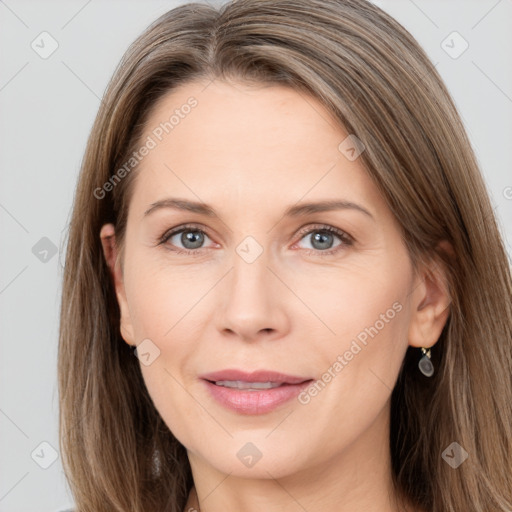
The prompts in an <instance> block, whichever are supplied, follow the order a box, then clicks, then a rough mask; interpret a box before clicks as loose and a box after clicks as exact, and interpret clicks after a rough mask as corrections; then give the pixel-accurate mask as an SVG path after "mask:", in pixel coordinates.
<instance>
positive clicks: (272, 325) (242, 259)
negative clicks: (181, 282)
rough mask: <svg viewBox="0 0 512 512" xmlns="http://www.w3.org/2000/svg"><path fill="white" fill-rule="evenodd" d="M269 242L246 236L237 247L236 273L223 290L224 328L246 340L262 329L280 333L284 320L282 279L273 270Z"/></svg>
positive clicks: (233, 272)
mask: <svg viewBox="0 0 512 512" xmlns="http://www.w3.org/2000/svg"><path fill="white" fill-rule="evenodd" d="M268 239H269V237H267V238H266V239H265V240H261V243H260V241H259V240H256V237H254V236H246V237H245V238H243V239H242V241H241V242H240V243H239V244H238V245H237V246H236V247H235V251H234V254H233V257H232V270H231V272H230V276H229V277H228V279H227V282H226V285H225V287H224V288H223V291H222V294H223V297H221V298H220V303H221V304H222V307H221V308H220V310H219V315H220V325H219V327H220V329H221V330H223V329H229V330H230V331H232V332H234V333H237V334H238V335H239V336H241V337H243V338H245V339H251V338H254V337H255V336H257V334H258V332H260V331H262V330H265V331H267V330H269V329H273V330H279V331H281V330H282V328H283V326H282V325H279V320H278V319H279V318H281V320H282V319H283V318H284V316H283V311H282V304H280V303H279V300H280V299H279V297H280V291H279V290H278V289H277V287H278V286H279V284H278V280H276V278H275V276H274V275H273V274H272V272H271V271H270V270H269V268H268V267H269V266H271V261H270V257H269V255H270V251H269V250H268V247H267V246H266V245H265V246H264V244H266V243H267V242H266V241H268Z"/></svg>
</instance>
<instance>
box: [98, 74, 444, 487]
mask: <svg viewBox="0 0 512 512" xmlns="http://www.w3.org/2000/svg"><path fill="white" fill-rule="evenodd" d="M205 86H206V83H205V82H202V83H193V84H187V85H185V86H181V88H180V89H177V90H175V91H173V92H172V93H170V94H168V95H167V96H166V97H164V98H163V100H162V101H160V102H159V104H158V105H157V106H156V108H155V109H154V110H153V112H152V113H151V116H150V118H149V120H148V122H147V124H146V131H145V133H144V135H143V137H142V143H141V146H142V145H143V144H146V147H147V148H148V150H147V151H144V150H143V151H141V154H142V153H145V155H144V156H143V157H142V158H141V162H140V163H139V166H138V168H137V171H133V172H137V177H136V181H135V184H134V185H135V186H134V189H133V195H132V198H131V202H130V207H129V214H128V222H127V230H126V238H125V253H124V260H123V274H122V276H121V273H120V271H119V268H118V267H117V270H116V272H117V275H118V283H117V295H118V300H119V304H120V307H121V316H122V318H121V332H122V334H123V337H124V339H125V340H126V341H127V342H128V343H130V344H132V345H139V344H141V343H142V345H141V346H140V347H139V350H138V357H139V359H140V365H141V371H142V375H143V377H144V380H145V383H146V386H147V389H148V391H149V393H150V395H151V397H152V399H153V401H154V405H155V407H156V408H157V410H158V411H159V413H160V415H161V416H162V418H163V419H164V421H165V422H166V424H167V425H168V427H169V429H170V430H171V431H172V432H173V434H174V435H175V436H176V437H177V439H178V440H179V441H180V442H181V443H182V444H183V445H184V446H185V447H186V448H187V450H188V453H189V456H190V458H191V461H192V462H193V461H195V462H196V463H197V462H198V461H201V464H202V465H203V467H208V468H209V469H210V471H213V472H216V471H219V472H222V473H225V474H227V473H231V474H232V475H239V476H250V477H262V478H268V475H269V474H271V475H272V476H273V477H276V478H279V477H283V476H286V475H289V474H292V473H297V472H299V471H300V470H304V469H305V468H314V467H315V466H318V465H323V467H325V464H328V463H330V462H333V461H334V460H336V459H337V458H338V457H341V456H342V455H343V456H353V457H355V458H357V461H358V462H361V461H362V460H369V459H372V458H375V457H376V456H377V455H376V454H381V453H384V452H385V450H386V449H387V442H388V436H389V432H388V421H389V418H388V414H389V400H390V394H391V390H392V388H393V386H394V384H395V381H396V378H397V376H398V373H399V369H400V366H401V363H402V360H403V357H404V354H405V351H406V349H407V346H408V344H411V345H415V346H418V347H420V346H430V345H432V344H434V343H435V341H436V340H437V337H438V336H439V334H440V330H441V328H442V322H441V323H437V324H436V323H435V322H434V321H433V320H432V318H433V316H434V315H433V314H432V313H433V311H434V309H433V308H434V307H438V308H440V307H441V306H436V302H435V300H434V299H432V300H430V301H429V300H428V290H429V289H428V286H427V284H426V283H425V281H424V280H423V279H421V278H420V277H416V276H415V274H414V273H413V269H412V265H411V261H410V259H409V256H408V252H407V250H406V247H405V246H404V244H403V242H402V239H401V236H400V231H399V227H398V224H397V223H396V221H395V219H394V218H393V216H392V215H391V212H390V210H389V209H388V207H387V205H386V204H385V202H384V200H383V197H382V196H381V194H380V193H379V192H378V190H377V188H376V186H375V185H374V184H373V182H372V181H371V179H370V178H369V177H368V175H367V174H366V172H365V171H364V169H363V167H362V163H361V160H360V159H359V158H357V155H358V152H359V151H360V150H361V149H363V148H362V147H360V146H357V144H356V145H354V141H353V140H351V139H347V136H348V135H349V134H348V133H346V132H345V131H343V129H341V128H340V127H339V126H338V125H336V124H335V122H334V120H333V119H332V118H331V117H330V116H329V114H328V112H327V111H326V110H325V109H324V108H323V107H322V105H321V104H320V103H319V102H317V101H316V100H315V99H313V98H311V97H309V96H304V95H303V94H300V93H298V92H296V91H294V90H291V89H289V88H286V87H279V86H270V87H263V86H261V87H258V88H256V87H252V88H250V87H248V86H246V85H242V84H238V83H237V84H232V85H228V84H227V83H225V82H217V81H214V82H212V83H211V84H210V85H208V86H207V87H206V88H205ZM191 97H193V99H190V98H191ZM186 105H189V106H188V107H187V106H186ZM173 115H174V118H172V120H171V121H169V120H170V118H171V116H173ZM166 122H167V123H168V124H167V125H166V124H165V123H166ZM151 141H152V142H151ZM351 148H353V149H351ZM177 200H179V201H180V203H179V204H181V205H182V206H184V205H191V203H194V204H195V203H200V204H203V206H204V204H206V205H208V208H207V209H206V208H203V210H206V211H199V208H197V207H194V208H192V206H190V207H189V206H187V207H186V208H177V207H172V204H173V203H172V202H173V201H177ZM325 202H336V203H340V205H338V206H337V207H335V208H332V209H331V208H327V209H324V208H323V207H322V208H317V207H313V206H311V207H305V205H306V204H308V205H309V204H317V203H325ZM174 204H176V203H174ZM289 210H291V212H292V213H290V212H289ZM184 225H187V226H188V225H191V226H188V227H187V228H184ZM105 229H106V228H105ZM172 230H174V231H179V232H178V233H176V234H170V232H171V231H172ZM180 230H183V231H180ZM325 230H332V231H325ZM105 233H106V231H104V233H103V235H104V234H105ZM187 251H188V252H187ZM111 261H112V260H111ZM433 297H434V296H433ZM429 308H430V309H429ZM441 309H442V308H441ZM437 311H439V309H438V310H437ZM429 322H430V323H429ZM227 369H229V370H231V369H234V370H239V371H242V372H247V373H251V372H255V371H259V370H264V371H271V372H278V373H280V374H286V375H288V376H295V377H298V380H299V381H300V380H303V381H307V380H309V381H310V382H309V384H308V383H306V384H302V385H295V386H293V385H291V384H283V385H279V387H278V388H275V389H271V390H269V389H267V390H263V391H262V390H260V391H258V390H255V389H254V388H257V387H258V385H257V384H254V382H255V381H256V380H260V381H261V380H263V381H271V382H277V383H278V384H280V383H282V382H283V381H286V380H287V379H286V377H282V376H281V377H272V376H270V377H269V376H265V375H263V376H261V375H260V377H261V378H260V379H258V378H257V376H256V377H255V376H252V377H253V378H252V382H253V384H250V383H249V384H247V387H250V388H253V389H252V390H239V389H233V388H228V387H226V386H225V385H226V384H227V385H228V386H229V385H238V384H236V383H235V384H233V383H228V382H224V384H225V385H217V384H211V383H208V381H207V380H205V379H204V378H203V376H205V375H207V374H210V373H212V372H221V371H223V370H227ZM210 377H211V376H210ZM219 378H220V379H221V380H227V381H236V380H244V378H243V376H242V378H240V377H238V378H237V376H236V375H227V376H222V375H221V376H220V377H219V376H216V377H215V376H214V377H212V378H211V379H210V380H217V379H219ZM273 379H274V380H273ZM245 380H246V381H247V382H251V378H250V377H247V378H246V379H245ZM289 380H291V379H288V381H289ZM260 386H261V384H260ZM280 400H281V401H280ZM361 457H362V458H361ZM365 457H366V459H365Z"/></svg>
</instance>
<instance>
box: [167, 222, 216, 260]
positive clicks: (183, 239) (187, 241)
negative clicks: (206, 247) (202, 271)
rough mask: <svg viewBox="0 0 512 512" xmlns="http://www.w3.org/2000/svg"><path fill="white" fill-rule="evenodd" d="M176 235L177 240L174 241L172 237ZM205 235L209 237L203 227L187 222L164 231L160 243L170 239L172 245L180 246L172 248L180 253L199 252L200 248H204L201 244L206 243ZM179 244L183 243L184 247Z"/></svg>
mask: <svg viewBox="0 0 512 512" xmlns="http://www.w3.org/2000/svg"><path fill="white" fill-rule="evenodd" d="M178 235H180V236H178ZM175 237H176V241H173V240H172V239H173V238H175ZM205 237H206V238H209V237H208V235H207V234H206V233H205V232H204V231H203V230H202V229H199V228H198V227H197V226H196V225H194V224H187V225H185V226H180V227H178V228H175V229H172V230H171V231H167V232H166V233H164V235H163V236H162V237H161V238H160V241H159V244H166V243H167V242H169V241H170V242H171V243H170V245H172V246H174V247H178V248H177V249H172V250H173V251H175V252H176V253H178V254H197V253H198V252H199V251H198V249H203V247H201V245H202V244H203V243H204V240H205ZM178 244H182V245H183V246H184V248H183V249H181V248H180V247H179V245H178Z"/></svg>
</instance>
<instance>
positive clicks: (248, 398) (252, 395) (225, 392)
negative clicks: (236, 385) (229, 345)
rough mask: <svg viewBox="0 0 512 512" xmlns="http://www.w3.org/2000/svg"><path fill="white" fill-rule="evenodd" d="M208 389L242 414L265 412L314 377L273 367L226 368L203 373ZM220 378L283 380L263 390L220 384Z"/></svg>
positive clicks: (272, 408) (219, 399)
mask: <svg viewBox="0 0 512 512" xmlns="http://www.w3.org/2000/svg"><path fill="white" fill-rule="evenodd" d="M201 379H203V381H204V383H205V385H206V387H207V389H208V391H209V392H210V394H211V396H212V397H213V398H215V399H216V400H217V401H218V402H219V403H220V404H221V405H223V406H225V407H227V408H228V409H231V410H234V411H236V412H238V413H240V414H264V413H267V412H270V411H273V410H274V409H276V408H277V407H279V406H280V405H282V404H284V403H285V402H288V401H289V400H291V399H292V398H294V397H296V396H297V395H298V394H299V393H300V392H301V391H302V390H303V389H304V388H306V387H307V386H308V385H309V384H310V382H311V380H313V379H311V378H307V377H296V376H292V375H285V374H283V373H278V372H271V371H265V370H261V371H255V372H252V373H247V372H243V371H240V370H223V371H220V372H214V373H209V374H206V375H202V376H201ZM219 380H240V381H244V382H280V383H282V385H281V386H279V387H277V388H272V389H262V390H254V391H248V390H241V389H233V388H227V387H224V386H217V385H216V384H215V382H216V381H219Z"/></svg>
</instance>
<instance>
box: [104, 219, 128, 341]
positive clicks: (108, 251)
mask: <svg viewBox="0 0 512 512" xmlns="http://www.w3.org/2000/svg"><path fill="white" fill-rule="evenodd" d="M100 238H101V244H102V246H103V254H104V256H105V260H106V262H107V265H108V268H109V270H110V275H111V276H112V281H113V283H114V287H115V291H116V296H117V303H118V304H119V310H120V313H121V325H120V330H121V336H122V337H123V339H124V340H125V341H126V343H128V345H133V346H135V341H134V338H135V337H134V330H133V325H132V322H131V319H130V311H129V309H128V302H127V301H126V293H125V289H124V282H123V273H122V270H121V260H120V257H119V251H118V247H117V245H116V235H115V228H114V225H113V224H105V225H104V226H103V227H102V228H101V231H100Z"/></svg>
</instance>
